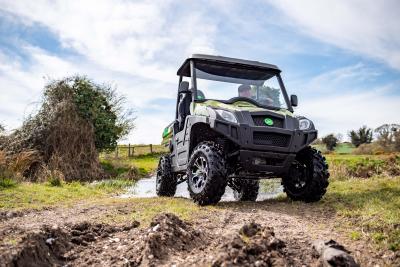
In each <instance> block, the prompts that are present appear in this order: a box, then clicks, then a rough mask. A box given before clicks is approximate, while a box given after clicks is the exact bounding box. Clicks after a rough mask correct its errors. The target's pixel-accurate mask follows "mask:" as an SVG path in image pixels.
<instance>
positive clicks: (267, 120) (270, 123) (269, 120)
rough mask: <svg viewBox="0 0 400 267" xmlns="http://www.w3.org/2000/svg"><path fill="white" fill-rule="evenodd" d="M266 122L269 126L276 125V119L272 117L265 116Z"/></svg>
mask: <svg viewBox="0 0 400 267" xmlns="http://www.w3.org/2000/svg"><path fill="white" fill-rule="evenodd" d="M264 123H265V124H266V125H268V126H272V125H274V121H273V120H272V119H271V118H265V120H264Z"/></svg>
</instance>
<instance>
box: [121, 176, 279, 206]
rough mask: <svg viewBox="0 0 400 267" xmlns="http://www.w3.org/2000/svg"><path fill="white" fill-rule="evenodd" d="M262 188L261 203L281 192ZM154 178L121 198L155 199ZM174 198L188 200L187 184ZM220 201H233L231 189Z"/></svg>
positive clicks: (140, 182)
mask: <svg viewBox="0 0 400 267" xmlns="http://www.w3.org/2000/svg"><path fill="white" fill-rule="evenodd" d="M262 188H263V186H261V185H260V192H259V193H258V198H257V201H263V200H266V199H271V198H275V197H277V196H278V195H279V194H280V193H282V192H283V190H282V187H281V186H278V187H276V188H274V189H272V191H269V192H263V190H262ZM156 196H157V194H156V178H155V177H151V178H146V179H141V180H139V181H138V182H137V183H136V184H134V185H133V186H131V187H129V188H128V189H127V191H126V192H125V193H124V194H122V195H120V197H121V198H130V197H156ZM175 197H184V198H190V196H189V192H188V190H187V183H186V182H183V183H181V184H179V185H178V188H177V189H176V193H175ZM221 201H235V199H234V198H233V191H232V189H231V188H230V187H229V186H227V187H226V190H225V194H224V195H223V196H222V199H221Z"/></svg>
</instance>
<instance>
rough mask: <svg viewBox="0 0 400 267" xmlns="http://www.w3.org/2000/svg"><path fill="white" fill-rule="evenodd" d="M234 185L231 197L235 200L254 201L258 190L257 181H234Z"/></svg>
mask: <svg viewBox="0 0 400 267" xmlns="http://www.w3.org/2000/svg"><path fill="white" fill-rule="evenodd" d="M234 184H235V186H236V189H235V188H234V189H233V197H234V198H235V199H236V200H238V201H256V199H257V196H258V189H259V188H260V181H259V180H247V179H236V180H235V181H234Z"/></svg>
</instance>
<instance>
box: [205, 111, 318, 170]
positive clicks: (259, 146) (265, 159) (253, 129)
mask: <svg viewBox="0 0 400 267" xmlns="http://www.w3.org/2000/svg"><path fill="white" fill-rule="evenodd" d="M210 126H211V128H212V129H214V130H215V131H216V132H218V133H220V134H222V135H223V136H225V137H226V138H228V139H230V140H231V141H232V142H234V143H235V144H237V145H238V146H239V147H240V150H239V162H240V165H241V167H242V168H243V169H245V170H247V171H251V172H254V171H256V172H272V173H274V174H281V173H285V172H286V171H287V170H288V167H289V166H290V164H291V163H292V161H293V160H294V158H295V156H296V153H297V152H299V151H300V150H302V149H303V148H304V147H306V146H307V145H309V144H310V143H311V142H312V141H314V140H315V139H316V138H317V131H316V130H314V129H313V130H308V131H301V130H298V129H295V128H296V127H293V124H291V125H289V126H290V127H291V128H294V129H293V130H291V129H288V127H285V128H277V127H268V126H254V125H249V124H233V123H229V122H227V121H223V120H219V119H215V120H211V121H210ZM286 126H288V125H287V124H286ZM290 127H289V128H290Z"/></svg>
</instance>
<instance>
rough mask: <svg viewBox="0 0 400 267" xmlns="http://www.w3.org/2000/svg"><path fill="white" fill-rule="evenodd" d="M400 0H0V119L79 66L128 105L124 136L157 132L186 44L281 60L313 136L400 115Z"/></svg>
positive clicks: (170, 103) (13, 118)
mask: <svg viewBox="0 0 400 267" xmlns="http://www.w3.org/2000/svg"><path fill="white" fill-rule="evenodd" d="M399 14H400V1H397V0H384V1H372V0H362V1H361V0H352V1H350V0H334V1H333V0H327V1H316V0H315V1H309V0H303V1H289V0H279V1H278V0H276V1H268V0H255V1H245V0H243V1H236V0H215V1H202V0H196V1H184V2H182V1H172V0H165V1H128V0H113V1H105V0H87V1H86V0H81V1H78V0H76V1H75V0H71V1H57V0H55V1H54V0H53V1H46V0H35V1H22V0H0V123H1V124H4V125H5V126H6V129H7V130H9V131H10V130H13V129H16V128H17V127H19V126H20V125H21V124H22V122H23V120H24V118H26V117H27V116H28V115H29V114H30V113H31V112H33V111H34V110H35V109H36V108H37V103H38V102H39V101H40V99H41V94H42V92H43V87H44V85H45V84H46V83H47V82H48V81H49V80H52V79H59V78H63V77H67V76H70V75H75V74H82V75H87V76H88V77H89V78H91V79H92V80H94V81H95V82H97V83H107V84H110V85H112V86H114V87H115V88H116V89H117V92H118V93H119V94H121V95H124V96H126V99H127V101H126V103H125V105H126V107H127V108H131V109H133V110H135V115H136V117H137V119H136V129H135V130H134V131H133V132H132V133H131V134H130V135H129V136H128V137H126V138H125V139H124V140H121V143H135V144H139V143H146V144H148V143H153V144H157V143H160V142H161V133H162V130H163V128H164V127H165V126H166V125H167V124H169V123H170V122H171V121H172V120H173V119H174V116H175V97H176V91H177V87H178V77H177V76H176V71H177V69H178V68H179V66H180V65H181V64H182V62H183V61H184V60H185V58H187V57H189V56H190V55H191V54H193V53H205V54H212V55H221V56H228V57H235V58H243V59H250V60H257V61H261V62H266V63H271V64H275V65H278V66H279V67H280V69H282V71H283V72H282V76H283V79H284V81H285V84H286V88H287V90H288V92H289V94H297V95H298V97H299V106H298V107H297V108H296V110H295V113H296V114H297V115H303V116H306V117H308V118H310V119H311V120H313V121H314V124H315V125H316V127H317V129H318V130H319V135H320V136H323V135H326V134H329V133H341V134H342V135H343V136H346V135H347V132H348V131H349V130H351V129H356V128H358V127H360V126H362V125H367V126H369V127H377V126H379V125H381V124H384V123H400V118H399V114H400V112H399V111H400V16H399Z"/></svg>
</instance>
